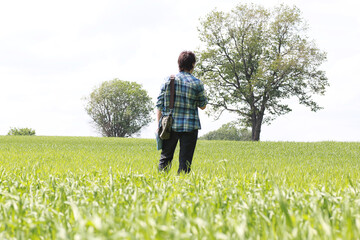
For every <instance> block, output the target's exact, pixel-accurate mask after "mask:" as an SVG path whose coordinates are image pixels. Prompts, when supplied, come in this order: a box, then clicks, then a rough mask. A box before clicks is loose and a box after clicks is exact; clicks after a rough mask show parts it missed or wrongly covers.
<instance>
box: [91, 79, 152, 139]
mask: <svg viewBox="0 0 360 240" xmlns="http://www.w3.org/2000/svg"><path fill="white" fill-rule="evenodd" d="M86 100H87V101H88V102H87V105H86V107H85V109H86V111H87V113H88V114H89V115H90V117H91V118H92V119H93V121H94V123H95V125H96V127H97V128H98V129H99V131H100V132H101V133H102V135H103V136H106V137H130V136H132V135H133V134H135V133H137V132H139V131H140V129H141V128H142V127H143V126H145V125H147V124H148V123H149V122H150V121H151V120H152V118H151V116H150V113H151V112H152V110H153V103H152V101H151V98H150V97H149V96H148V93H147V92H146V91H145V90H144V89H142V87H141V85H139V84H137V83H135V82H127V81H122V80H119V79H114V80H112V81H106V82H103V83H102V84H101V85H100V87H98V88H96V89H95V90H94V91H93V92H92V93H91V94H90V96H89V97H88V98H87V99H86Z"/></svg>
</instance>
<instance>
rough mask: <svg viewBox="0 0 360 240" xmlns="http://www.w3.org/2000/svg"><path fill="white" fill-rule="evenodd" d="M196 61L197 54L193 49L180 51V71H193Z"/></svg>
mask: <svg viewBox="0 0 360 240" xmlns="http://www.w3.org/2000/svg"><path fill="white" fill-rule="evenodd" d="M195 63H196V58H195V54H194V53H193V52H191V51H183V52H181V53H180V56H179V59H178V64H179V70H180V72H182V71H185V72H191V71H192V70H193V69H194V66H195Z"/></svg>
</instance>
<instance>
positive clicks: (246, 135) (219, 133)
mask: <svg viewBox="0 0 360 240" xmlns="http://www.w3.org/2000/svg"><path fill="white" fill-rule="evenodd" d="M199 139H202V140H230V141H251V131H250V130H248V129H246V128H243V129H240V128H238V127H237V126H236V123H234V122H230V123H226V124H224V125H222V126H221V127H220V128H219V129H217V130H215V131H211V132H208V133H206V134H205V135H204V136H202V137H200V138H199Z"/></svg>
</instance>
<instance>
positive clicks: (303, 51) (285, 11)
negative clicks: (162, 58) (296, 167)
mask: <svg viewBox="0 0 360 240" xmlns="http://www.w3.org/2000/svg"><path fill="white" fill-rule="evenodd" d="M198 30H199V35H200V40H201V41H202V42H203V43H204V45H203V47H202V48H200V49H199V51H198V52H197V55H198V58H199V61H198V65H197V74H198V76H199V77H200V78H201V79H202V80H203V81H204V83H205V85H206V86H207V88H208V96H209V99H210V109H211V111H212V112H213V113H215V114H217V116H218V117H219V116H220V115H221V113H222V112H223V111H225V110H227V111H230V112H234V113H236V114H238V116H239V120H240V122H241V123H242V125H244V126H245V127H251V129H252V140H255V141H258V140H260V132H261V126H262V124H263V123H270V122H271V121H272V120H274V119H275V118H276V117H277V116H280V115H283V114H286V113H288V112H290V111H291V108H290V107H289V106H288V104H286V102H285V101H284V99H289V98H291V97H297V98H298V100H299V103H300V104H303V105H305V106H308V107H310V109H311V110H312V111H317V110H319V109H321V107H320V106H319V105H318V104H317V103H316V102H315V101H314V100H313V95H314V94H320V95H323V94H324V93H325V88H326V87H327V86H328V85H329V83H328V80H327V78H326V76H325V72H324V71H321V70H319V66H320V65H321V64H322V63H323V62H324V61H325V60H326V53H325V52H323V51H321V50H319V49H318V48H317V46H316V45H315V43H314V41H311V40H309V38H308V37H307V35H306V32H307V26H306V23H305V22H304V20H303V18H302V17H301V12H300V10H299V9H298V8H297V7H295V6H294V7H289V6H286V5H280V6H278V7H275V8H273V9H265V8H263V7H261V6H259V5H253V4H252V5H238V6H236V7H235V8H234V9H233V10H232V11H231V12H229V13H225V12H222V11H216V10H214V11H212V12H211V13H209V14H208V15H207V16H206V17H205V18H204V19H201V21H200V27H199V28H198Z"/></svg>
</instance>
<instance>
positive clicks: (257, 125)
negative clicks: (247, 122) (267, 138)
mask: <svg viewBox="0 0 360 240" xmlns="http://www.w3.org/2000/svg"><path fill="white" fill-rule="evenodd" d="M263 117H264V113H259V115H258V116H257V117H255V118H253V120H252V128H251V130H252V136H251V140H252V141H260V132H261V125H262V120H263Z"/></svg>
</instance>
